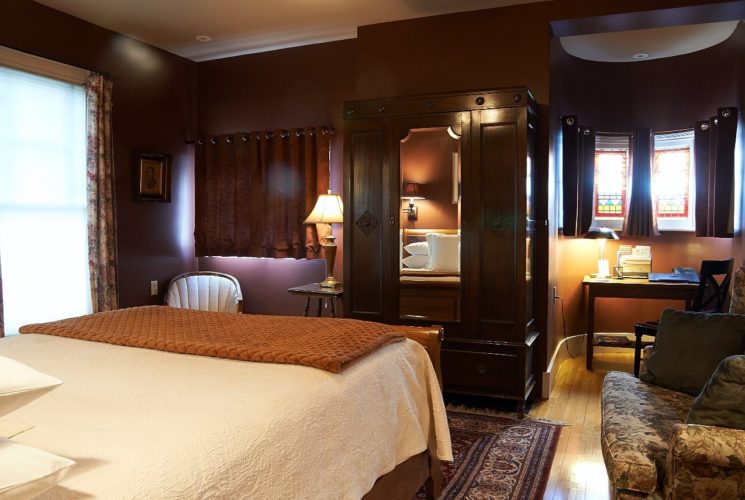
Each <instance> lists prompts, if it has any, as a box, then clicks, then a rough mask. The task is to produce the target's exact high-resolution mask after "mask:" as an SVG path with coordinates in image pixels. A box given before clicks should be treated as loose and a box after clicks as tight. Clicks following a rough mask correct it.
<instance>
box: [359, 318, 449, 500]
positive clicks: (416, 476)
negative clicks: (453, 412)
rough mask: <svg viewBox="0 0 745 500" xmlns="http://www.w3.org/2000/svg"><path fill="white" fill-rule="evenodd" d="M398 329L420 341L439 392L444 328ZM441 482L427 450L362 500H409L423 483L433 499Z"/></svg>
mask: <svg viewBox="0 0 745 500" xmlns="http://www.w3.org/2000/svg"><path fill="white" fill-rule="evenodd" d="M401 330H402V331H403V332H404V334H405V335H406V337H407V338H410V339H411V340H414V341H415V342H419V343H420V344H421V345H422V346H424V348H425V349H426V350H427V354H429V358H430V360H431V361H432V366H433V367H434V369H435V373H436V374H437V380H438V382H439V383H440V389H442V373H441V369H440V347H441V345H442V340H443V337H444V330H443V328H442V327H441V326H431V327H417V326H404V325H401ZM441 480H442V478H441V472H440V461H439V460H438V458H437V456H435V455H433V454H431V452H430V450H425V451H423V452H421V453H419V454H418V455H414V456H413V457H411V458H409V459H408V460H405V461H403V462H401V463H400V464H398V465H397V466H396V468H395V469H393V470H392V471H391V472H389V473H388V474H384V475H382V476H380V477H379V478H378V480H377V481H375V484H374V485H373V487H372V489H371V490H370V491H369V492H367V494H366V495H365V496H364V497H362V498H363V499H364V500H397V499H401V500H411V498H413V497H414V495H416V493H417V492H418V491H419V488H421V487H422V485H423V484H425V485H426V489H427V498H431V499H435V498H439V496H440V482H441Z"/></svg>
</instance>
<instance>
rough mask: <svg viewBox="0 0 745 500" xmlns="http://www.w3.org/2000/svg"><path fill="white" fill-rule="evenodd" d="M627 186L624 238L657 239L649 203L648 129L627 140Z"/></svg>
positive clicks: (650, 135)
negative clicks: (628, 179) (629, 145)
mask: <svg viewBox="0 0 745 500" xmlns="http://www.w3.org/2000/svg"><path fill="white" fill-rule="evenodd" d="M630 186H631V192H630V193H629V194H628V195H627V196H628V207H629V208H628V210H627V211H626V217H625V218H624V220H623V234H624V236H637V237H646V238H648V237H651V236H659V235H660V232H659V231H658V230H657V217H656V216H655V213H654V204H653V200H652V133H651V132H650V130H649V129H648V128H636V129H634V133H633V135H632V137H631V183H630Z"/></svg>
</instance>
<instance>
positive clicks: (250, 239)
mask: <svg viewBox="0 0 745 500" xmlns="http://www.w3.org/2000/svg"><path fill="white" fill-rule="evenodd" d="M332 135H333V129H331V128H328V127H306V128H298V129H290V130H275V131H261V132H247V133H236V134H228V135H220V136H213V137H207V138H204V139H200V140H199V141H197V143H196V153H195V157H196V161H195V164H196V168H195V184H196V207H195V209H196V221H195V222H196V227H195V234H194V237H195V242H196V254H197V256H199V257H202V256H210V255H212V256H218V255H219V256H241V257H275V258H284V257H290V258H295V259H301V258H314V257H316V258H317V257H318V255H319V251H320V248H321V245H320V242H319V235H318V232H317V229H316V227H315V225H308V224H303V221H304V220H305V218H306V217H307V216H308V214H309V213H310V212H311V210H313V206H314V205H315V203H316V200H317V199H318V195H319V194H323V193H326V190H327V189H328V187H329V150H330V145H331V137H332Z"/></svg>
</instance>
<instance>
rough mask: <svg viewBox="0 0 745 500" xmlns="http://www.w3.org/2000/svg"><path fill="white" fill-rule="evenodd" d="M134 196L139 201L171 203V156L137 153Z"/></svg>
mask: <svg viewBox="0 0 745 500" xmlns="http://www.w3.org/2000/svg"><path fill="white" fill-rule="evenodd" d="M134 195H135V200H137V201H160V202H166V203H169V202H170V201H171V155H169V154H165V153H143V152H139V151H137V152H135V154H134Z"/></svg>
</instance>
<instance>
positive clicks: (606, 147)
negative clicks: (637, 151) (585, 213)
mask: <svg viewBox="0 0 745 500" xmlns="http://www.w3.org/2000/svg"><path fill="white" fill-rule="evenodd" d="M629 143H630V140H629V136H628V135H603V134H598V135H597V136H596V137H595V190H594V197H593V201H594V204H593V205H594V209H593V216H594V219H595V220H596V221H598V225H602V226H606V227H612V228H614V229H620V228H621V226H622V225H623V218H624V217H625V216H626V208H627V202H626V193H627V189H626V185H627V182H628V174H629V164H630V148H629Z"/></svg>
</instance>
